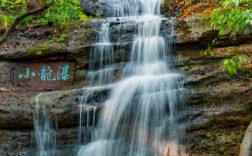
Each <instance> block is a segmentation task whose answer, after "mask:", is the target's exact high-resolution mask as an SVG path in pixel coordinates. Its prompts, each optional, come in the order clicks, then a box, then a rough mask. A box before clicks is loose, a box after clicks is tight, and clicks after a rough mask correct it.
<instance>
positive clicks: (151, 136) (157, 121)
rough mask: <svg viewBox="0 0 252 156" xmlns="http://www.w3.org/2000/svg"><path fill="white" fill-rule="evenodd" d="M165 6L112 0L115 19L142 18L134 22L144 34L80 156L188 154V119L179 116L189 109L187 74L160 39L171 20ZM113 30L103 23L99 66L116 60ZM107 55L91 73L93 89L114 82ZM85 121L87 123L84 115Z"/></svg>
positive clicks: (98, 47)
mask: <svg viewBox="0 0 252 156" xmlns="http://www.w3.org/2000/svg"><path fill="white" fill-rule="evenodd" d="M161 2H162V1H161V0H139V1H135V0H128V1H127V0H109V1H108V4H109V5H108V6H112V7H111V8H115V9H112V11H111V15H113V16H117V17H118V16H133V15H134V16H137V17H128V18H132V19H133V20H134V21H135V22H136V23H137V24H138V31H137V35H136V37H135V38H134V41H133V44H132V50H131V56H130V61H129V63H128V64H127V65H126V67H125V68H124V70H123V74H122V79H121V80H120V81H119V82H117V83H115V84H113V86H112V88H111V92H110V96H109V98H108V100H106V102H105V104H104V106H103V109H102V112H101V115H100V117H99V119H98V124H97V126H96V127H95V128H94V129H93V130H92V137H91V143H89V144H86V145H84V146H82V147H81V148H80V150H79V152H78V156H91V155H92V156H167V155H170V156H176V155H186V154H185V150H184V147H183V146H182V145H180V144H181V142H183V135H184V129H185V125H184V123H183V122H182V119H183V118H184V117H185V115H184V114H183V113H182V112H179V110H183V106H184V105H183V104H184V99H185V96H184V95H185V89H184V88H183V76H182V75H180V74H178V73H175V72H173V71H172V69H171V68H170V64H169V62H170V61H169V59H168V57H169V51H170V49H169V45H166V42H165V41H164V38H163V37H161V35H160V25H161V23H162V21H163V20H165V19H164V18H162V17H160V16H159V12H160V5H161ZM138 15H140V16H138ZM117 20H118V19H117ZM108 28H109V24H107V23H105V24H103V25H102V29H101V32H102V33H100V41H99V43H97V44H96V45H95V49H96V50H95V51H94V54H95V55H93V58H92V59H93V60H91V62H97V61H96V60H95V59H97V57H98V58H101V57H102V56H106V57H111V56H113V53H114V52H113V50H112V47H111V44H110V43H109V36H108V33H109V31H108V30H109V29H108ZM102 35H104V36H103V37H102ZM171 36H172V34H171ZM102 39H106V40H102ZM97 54H99V55H97ZM91 56H92V55H91ZM106 57H104V58H102V59H101V61H100V65H99V70H98V71H95V72H93V71H92V72H91V73H89V74H90V75H91V76H90V78H91V79H90V82H91V83H90V85H91V86H93V85H98V86H100V85H105V84H107V83H110V82H111V81H110V80H111V79H112V77H111V75H113V72H108V71H112V70H110V69H109V67H111V66H110V65H111V64H112V63H113V61H111V60H110V62H107V63H104V60H105V61H106V60H109V59H108V58H106ZM112 59H113V58H112ZM98 62H99V61H98ZM101 68H102V69H101ZM108 73H109V74H108ZM93 80H95V81H93ZM94 82H96V83H94ZM98 88H100V87H98ZM96 89H97V86H96V87H94V88H92V87H91V89H89V90H88V91H85V93H84V98H83V99H87V97H88V96H90V93H92V92H93V91H94V90H96ZM81 102H82V103H86V102H87V100H81ZM82 107H83V105H81V110H82ZM81 113H82V112H80V114H81ZM80 116H81V115H80ZM88 116H89V115H87V117H88ZM80 119H81V120H80V124H82V122H81V121H82V116H81V118H80ZM81 131H82V129H81V126H80V132H81Z"/></svg>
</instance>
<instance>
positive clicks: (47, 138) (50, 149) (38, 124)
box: [33, 94, 56, 156]
mask: <svg viewBox="0 0 252 156" xmlns="http://www.w3.org/2000/svg"><path fill="white" fill-rule="evenodd" d="M41 95H42V94H38V95H37V96H36V99H35V102H36V106H35V112H34V114H33V115H34V119H33V121H34V130H35V138H36V143H37V154H36V155H37V156H53V155H55V153H56V132H55V131H54V128H53V126H52V123H51V122H50V111H49V110H48V108H47V107H46V105H43V104H40V103H39V97H40V96H41Z"/></svg>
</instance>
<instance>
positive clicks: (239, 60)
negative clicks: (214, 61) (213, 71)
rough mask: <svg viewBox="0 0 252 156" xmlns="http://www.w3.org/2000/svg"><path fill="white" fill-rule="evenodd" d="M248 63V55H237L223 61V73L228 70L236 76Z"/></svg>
mask: <svg viewBox="0 0 252 156" xmlns="http://www.w3.org/2000/svg"><path fill="white" fill-rule="evenodd" d="M246 63H247V56H246V55H236V56H233V57H232V58H229V59H224V60H222V61H221V67H220V68H221V70H222V71H225V70H227V71H228V72H229V73H230V74H231V75H236V74H237V71H238V70H239V69H240V68H241V67H242V65H244V64H246Z"/></svg>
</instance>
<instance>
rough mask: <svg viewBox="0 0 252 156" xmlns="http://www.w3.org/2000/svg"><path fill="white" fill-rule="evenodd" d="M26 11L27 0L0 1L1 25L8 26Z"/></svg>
mask: <svg viewBox="0 0 252 156" xmlns="http://www.w3.org/2000/svg"><path fill="white" fill-rule="evenodd" d="M25 11H26V0H2V2H0V25H2V26H4V27H8V26H9V25H10V24H11V23H12V22H13V21H14V20H15V18H16V17H17V16H18V15H19V14H20V13H24V12H25Z"/></svg>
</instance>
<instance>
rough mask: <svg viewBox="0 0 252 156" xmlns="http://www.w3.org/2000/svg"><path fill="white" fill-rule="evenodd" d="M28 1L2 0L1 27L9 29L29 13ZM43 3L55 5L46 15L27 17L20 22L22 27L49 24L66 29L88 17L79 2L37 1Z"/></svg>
mask: <svg viewBox="0 0 252 156" xmlns="http://www.w3.org/2000/svg"><path fill="white" fill-rule="evenodd" d="M27 2H28V1H27V0H2V1H1V2H0V26H1V25H2V26H4V27H9V26H10V24H11V23H12V22H13V21H14V19H15V18H17V16H19V15H20V14H23V13H25V12H26V11H27V5H28V4H27ZM37 2H39V3H40V4H41V5H42V3H43V4H44V3H49V2H53V3H54V5H53V6H51V7H50V8H49V9H47V10H45V12H44V14H40V15H34V17H35V18H31V17H29V18H28V17H27V18H25V19H23V20H22V22H20V24H21V25H28V24H29V23H31V22H32V23H35V24H48V23H52V24H53V25H54V26H56V27H60V28H63V27H66V26H68V25H71V24H72V23H73V22H74V21H79V20H84V19H87V18H88V17H87V16H86V15H85V14H83V13H82V9H81V6H80V2H79V0H44V1H43V0H37Z"/></svg>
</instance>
